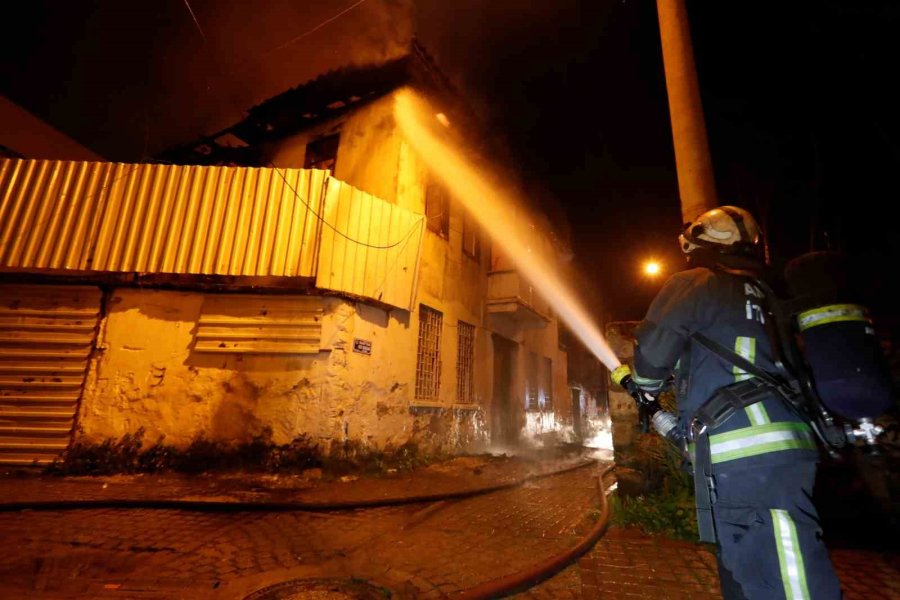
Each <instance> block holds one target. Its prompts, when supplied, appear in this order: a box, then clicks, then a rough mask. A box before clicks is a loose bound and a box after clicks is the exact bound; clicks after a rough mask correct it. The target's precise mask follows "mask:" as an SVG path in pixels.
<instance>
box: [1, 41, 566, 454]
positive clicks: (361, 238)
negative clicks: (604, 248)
mask: <svg viewBox="0 0 900 600" xmlns="http://www.w3.org/2000/svg"><path fill="white" fill-rule="evenodd" d="M405 88H412V89H415V90H417V91H418V92H419V93H422V94H427V95H428V96H429V97H430V98H432V99H433V101H434V102H436V103H437V105H438V106H440V107H441V110H443V111H444V112H441V113H439V115H438V116H437V117H438V118H439V119H443V120H446V121H447V122H448V123H454V124H456V123H466V119H467V114H468V113H467V112H466V110H465V108H464V107H463V106H462V103H461V102H460V101H459V99H458V97H457V96H456V95H455V94H454V93H453V90H452V87H451V86H449V84H447V82H446V81H445V80H444V79H443V78H442V77H441V76H440V74H439V73H438V72H437V70H436V69H434V66H433V64H432V63H431V61H430V60H429V59H428V57H427V56H426V55H425V54H424V53H423V52H422V51H421V49H420V48H418V47H417V46H415V45H413V46H412V50H411V51H410V53H409V54H408V55H406V56H404V57H401V58H399V59H396V60H391V61H388V62H385V63H382V64H378V65H374V66H366V67H348V68H345V69H341V70H338V71H334V72H330V73H326V74H323V75H321V76H320V77H318V78H317V79H315V80H313V81H310V82H308V83H305V84H303V85H301V86H299V87H297V88H294V89H291V90H289V91H287V92H285V93H283V94H281V95H279V96H277V97H275V98H272V99H270V100H268V101H266V102H264V103H262V104H261V105H259V106H257V107H255V108H253V109H251V110H250V111H249V114H248V116H247V118H246V119H244V120H242V121H241V122H240V123H236V124H235V125H234V126H232V127H229V128H228V129H226V130H224V131H221V132H219V133H217V134H215V135H213V136H210V137H209V138H207V139H203V140H198V141H197V142H195V143H191V144H188V145H185V146H183V147H180V148H177V149H173V150H172V151H170V152H168V153H166V155H165V156H163V157H160V160H159V161H157V162H155V163H152V164H119V163H104V162H72V161H49V160H24V159H15V158H10V159H5V160H3V161H2V162H0V462H7V463H15V462H18V463H22V462H29V461H32V460H39V461H46V460H50V459H52V458H53V457H54V456H56V455H57V454H58V453H59V452H60V451H61V450H62V449H64V448H65V447H66V445H67V444H68V443H70V441H71V440H72V439H73V436H74V437H75V438H76V439H81V440H84V441H88V442H99V441H101V440H104V439H110V438H113V439H115V438H119V437H120V436H122V435H124V434H126V433H129V432H134V431H136V430H137V429H138V428H144V429H145V430H146V432H147V434H146V435H147V439H149V440H151V441H155V440H156V439H158V438H159V437H161V436H164V442H165V443H168V444H173V445H185V444H187V443H189V442H190V441H191V440H193V439H196V438H198V437H205V438H209V439H224V440H241V439H247V438H249V437H250V436H253V435H256V434H258V433H259V432H260V431H261V430H262V429H263V428H271V430H272V432H273V435H274V440H275V441H276V442H278V443H285V442H288V441H290V440H291V439H293V438H295V437H297V436H299V435H307V436H310V437H311V438H312V439H314V440H316V441H317V442H319V443H323V444H326V445H327V443H329V442H332V441H342V440H348V439H352V440H359V441H362V442H364V443H366V444H369V445H372V446H375V447H385V446H391V445H394V446H396V445H399V444H401V443H403V442H406V441H408V440H414V441H416V442H417V443H420V444H424V445H432V446H440V447H444V448H456V449H467V448H476V447H479V446H482V447H483V445H485V444H488V443H493V444H494V445H496V446H499V447H503V448H513V447H515V446H516V445H518V444H523V443H533V442H537V443H540V442H541V441H543V440H545V439H546V438H547V436H559V435H563V436H568V435H570V434H571V430H572V427H571V402H570V401H569V392H568V387H567V383H566V354H565V352H564V351H563V350H561V349H560V345H559V339H558V338H559V333H558V323H557V320H556V317H555V316H554V315H553V312H552V311H551V309H550V308H549V307H548V306H547V304H546V302H544V301H543V300H542V299H541V298H540V297H539V296H538V295H537V294H536V293H535V292H534V290H533V289H532V287H531V286H530V285H529V284H528V282H526V281H524V280H523V278H522V277H520V276H519V274H518V273H517V272H516V271H515V269H514V268H513V267H512V266H511V263H510V262H509V261H507V260H505V259H504V257H503V256H502V255H501V253H499V252H497V251H496V250H492V244H491V241H490V238H489V236H488V235H487V232H485V231H480V230H479V229H478V228H477V227H476V226H475V224H474V221H473V220H472V219H471V218H469V216H468V215H467V214H466V213H465V211H464V210H463V208H462V207H461V206H460V205H458V204H457V203H456V202H454V200H453V198H451V197H450V195H449V194H448V193H447V192H446V191H445V189H444V188H443V187H442V186H441V185H440V184H439V183H438V182H437V179H436V178H435V177H434V176H433V175H432V174H430V173H429V172H428V171H427V170H426V168H425V167H424V165H423V163H422V161H421V160H420V159H419V158H417V157H416V156H415V154H414V152H413V151H412V150H411V149H410V147H409V145H408V144H407V143H406V142H405V141H404V139H403V136H402V134H401V132H400V131H399V129H398V127H397V125H396V124H395V122H394V119H393V113H392V110H393V106H394V95H395V94H396V93H398V91H399V90H402V89H405ZM548 223H549V222H536V223H534V224H533V225H534V239H533V240H532V243H534V244H541V245H544V246H546V247H548V248H552V247H554V244H555V242H554V241H553V240H554V236H553V235H551V231H550V228H549V225H548ZM557 245H558V244H557Z"/></svg>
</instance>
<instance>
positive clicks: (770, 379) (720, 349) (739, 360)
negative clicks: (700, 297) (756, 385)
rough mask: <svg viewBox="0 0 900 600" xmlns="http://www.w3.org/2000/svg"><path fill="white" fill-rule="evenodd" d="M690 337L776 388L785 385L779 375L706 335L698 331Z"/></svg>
mask: <svg viewBox="0 0 900 600" xmlns="http://www.w3.org/2000/svg"><path fill="white" fill-rule="evenodd" d="M691 339H693V340H695V341H696V342H697V343H698V344H700V345H701V346H703V347H704V348H706V349H707V350H709V351H710V352H712V353H713V354H715V355H717V356H719V357H720V358H723V359H725V360H727V361H728V362H730V363H731V364H733V365H734V366H736V367H738V368H739V369H741V370H743V371H745V372H747V373H750V374H751V375H753V376H755V377H758V378H759V379H760V380H762V381H765V382H766V383H768V384H771V385H773V386H775V387H778V388H781V387H783V386H786V385H787V384H786V383H785V382H784V381H783V380H782V379H781V378H780V377H776V376H775V375H773V374H771V373H769V372H768V371H764V370H763V369H761V368H759V366H757V365H755V364H753V363H752V362H750V361H749V360H747V359H746V358H744V357H743V356H741V355H740V354H738V353H737V352H734V351H733V350H729V349H728V348H726V347H725V346H723V345H722V344H720V343H719V342H717V341H715V340H713V339H710V338H708V337H706V336H705V335H703V334H702V333H700V332H695V333H693V334H692V335H691Z"/></svg>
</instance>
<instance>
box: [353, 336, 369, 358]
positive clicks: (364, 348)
mask: <svg viewBox="0 0 900 600" xmlns="http://www.w3.org/2000/svg"><path fill="white" fill-rule="evenodd" d="M353 351H354V352H356V353H358V354H367V355H370V354H372V341H371V340H361V339H359V338H354V339H353Z"/></svg>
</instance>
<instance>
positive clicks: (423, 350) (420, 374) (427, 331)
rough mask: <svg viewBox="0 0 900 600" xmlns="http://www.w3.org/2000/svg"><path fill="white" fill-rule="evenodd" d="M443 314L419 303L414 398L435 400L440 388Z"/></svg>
mask: <svg viewBox="0 0 900 600" xmlns="http://www.w3.org/2000/svg"><path fill="white" fill-rule="evenodd" d="M443 323H444V315H443V314H441V313H439V312H438V311H436V310H434V309H433V308H428V307H427V306H425V305H424V304H420V305H419V348H418V355H417V356H416V398H417V399H419V400H437V399H438V397H439V396H440V390H441V327H442V325H443Z"/></svg>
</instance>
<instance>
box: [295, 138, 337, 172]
mask: <svg viewBox="0 0 900 600" xmlns="http://www.w3.org/2000/svg"><path fill="white" fill-rule="evenodd" d="M340 142H341V135H340V134H339V133H335V134H334V135H328V136H325V137H322V138H319V139H317V140H314V141H312V142H310V143H308V144H307V145H306V158H305V159H304V160H303V168H304V169H322V170H323V171H329V172H331V174H332V175H334V169H335V166H336V165H337V152H338V146H339V145H340Z"/></svg>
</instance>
